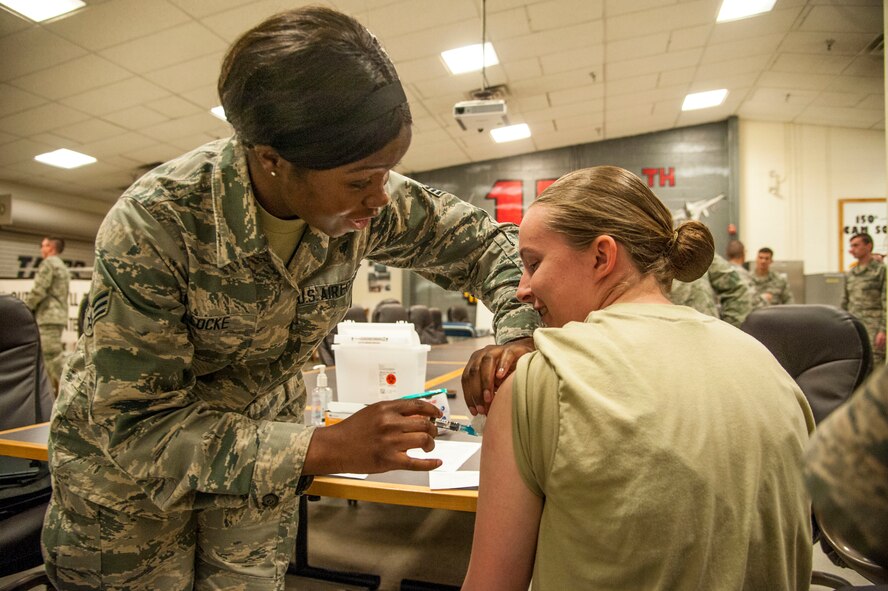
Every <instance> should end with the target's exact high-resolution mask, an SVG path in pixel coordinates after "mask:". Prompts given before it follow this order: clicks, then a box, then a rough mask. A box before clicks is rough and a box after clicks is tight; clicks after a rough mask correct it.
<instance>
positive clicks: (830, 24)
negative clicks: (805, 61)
mask: <svg viewBox="0 0 888 591" xmlns="http://www.w3.org/2000/svg"><path fill="white" fill-rule="evenodd" d="M799 30H800V31H807V32H819V31H837V32H840V33H844V32H848V33H873V34H876V33H880V32H881V31H882V7H881V6H871V7H865V6H855V7H854V9H853V10H850V9H849V7H847V6H842V5H836V6H829V5H821V6H814V7H813V8H811V12H809V13H808V16H806V17H805V20H804V21H803V22H802V24H801V25H800V26H799Z"/></svg>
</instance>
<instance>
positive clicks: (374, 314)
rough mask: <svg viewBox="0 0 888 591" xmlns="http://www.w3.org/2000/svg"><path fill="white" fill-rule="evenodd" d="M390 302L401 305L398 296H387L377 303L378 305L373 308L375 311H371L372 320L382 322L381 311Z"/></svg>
mask: <svg viewBox="0 0 888 591" xmlns="http://www.w3.org/2000/svg"><path fill="white" fill-rule="evenodd" d="M389 304H397V305H399V306H400V305H401V300H399V299H396V298H386V299H384V300H382V301H381V302H379V303H378V304H376V307H375V308H373V312H371V313H370V322H382V320H379V311H380V310H381V309H382V307H383V306H388V305H389Z"/></svg>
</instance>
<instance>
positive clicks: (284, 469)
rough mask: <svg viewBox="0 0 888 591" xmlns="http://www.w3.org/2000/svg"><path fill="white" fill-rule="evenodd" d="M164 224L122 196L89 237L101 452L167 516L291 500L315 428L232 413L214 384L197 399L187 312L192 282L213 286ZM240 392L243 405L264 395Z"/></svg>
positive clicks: (94, 399) (93, 396) (94, 403)
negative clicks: (93, 241)
mask: <svg viewBox="0 0 888 591" xmlns="http://www.w3.org/2000/svg"><path fill="white" fill-rule="evenodd" d="M162 215H163V209H155V210H152V212H151V213H149V212H148V211H147V210H146V209H145V208H144V207H143V206H142V204H140V203H138V202H136V201H135V200H132V199H129V198H127V197H123V198H121V200H120V201H118V203H117V205H115V207H114V208H113V209H112V211H111V213H110V214H109V215H108V217H107V218H106V220H105V222H104V223H103V224H102V227H101V229H100V231H99V236H98V238H97V247H96V262H95V272H94V277H93V285H92V291H91V300H92V307H91V319H90V326H89V329H88V330H89V333H90V334H91V339H90V340H89V345H88V346H89V347H91V349H92V354H91V358H92V360H93V365H94V372H95V387H94V389H93V391H92V392H91V393H90V394H89V396H90V400H89V404H90V405H89V409H90V421H91V423H92V424H93V425H95V426H96V427H97V428H98V429H100V430H101V431H102V432H103V433H104V437H103V439H104V441H103V442H102V443H101V447H102V449H103V451H104V453H105V455H106V456H107V457H109V458H110V459H111V460H112V461H113V462H114V464H115V465H116V466H117V467H118V468H119V469H120V470H122V471H123V472H124V473H125V474H126V475H127V476H129V477H130V478H131V479H132V480H133V481H135V482H136V483H138V484H139V486H140V487H141V488H142V489H143V490H144V491H145V492H146V493H147V494H148V496H149V498H150V499H151V501H152V502H153V503H154V504H155V505H157V506H158V507H160V508H161V509H164V510H173V509H183V508H194V507H199V506H209V505H211V504H219V503H222V504H223V505H226V503H227V505H226V506H230V505H232V504H239V503H242V502H243V501H244V500H249V501H250V502H252V503H255V504H259V505H261V503H262V499H263V498H265V497H266V496H267V495H269V494H275V495H278V496H281V495H285V494H287V495H292V494H293V493H294V492H295V491H297V490H298V489H299V487H300V484H304V482H305V481H303V483H300V482H299V480H300V476H301V471H302V464H303V461H304V459H305V453H306V450H307V448H308V443H309V440H310V438H311V434H312V432H313V428H306V427H304V426H303V425H300V424H297V423H295V422H281V421H274V420H266V419H261V418H253V417H251V416H248V414H247V413H242V412H237V411H236V410H228V407H229V406H231V405H225V404H224V403H225V397H226V395H227V394H230V392H227V390H228V389H229V388H228V386H226V385H225V384H224V383H222V382H220V384H217V387H216V388H215V389H214V388H212V386H211V387H208V388H203V390H205V392H204V394H203V395H200V392H201V391H202V390H200V389H198V388H196V387H195V384H196V378H197V367H198V364H197V361H196V359H195V357H194V352H195V345H194V344H193V343H192V341H191V340H190V339H189V331H188V328H187V326H186V316H187V315H186V302H187V301H188V297H189V294H190V293H191V292H189V288H191V287H193V286H192V285H191V283H190V282H189V279H192V280H196V281H204V282H205V284H206V286H210V285H213V283H212V280H213V278H207V277H204V278H201V277H199V276H197V277H196V276H194V275H193V271H192V270H191V269H189V265H190V264H194V261H191V260H189V258H188V252H187V251H185V249H184V248H183V243H184V239H183V237H182V236H181V235H180V234H184V230H178V229H177V226H176V223H175V216H174V215H173V214H169V219H166V220H164V221H163V223H161V222H160V221H158V219H157V216H162ZM190 273H191V274H190ZM205 289H209V287H205ZM212 295H213V294H207V296H208V297H212ZM219 338H223V337H221V336H220V337H219ZM237 345H238V342H236V341H232V343H231V346H232V347H237ZM242 381H243V383H241V384H238V388H241V389H243V390H244V391H246V392H248V393H251V394H252V393H254V392H253V391H251V388H253V389H258V388H259V386H260V384H259V383H256V382H252V381H251V380H250V379H249V375H247V374H244V376H243V379H242ZM263 387H264V386H263ZM282 396H283V394H282ZM232 495H233V496H232ZM226 498H227V499H228V500H227V501H226Z"/></svg>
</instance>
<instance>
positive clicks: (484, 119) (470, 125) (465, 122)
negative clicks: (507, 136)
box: [453, 99, 509, 132]
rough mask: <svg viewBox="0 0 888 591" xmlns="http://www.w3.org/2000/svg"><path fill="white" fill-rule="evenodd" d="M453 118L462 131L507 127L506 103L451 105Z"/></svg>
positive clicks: (477, 101) (488, 102) (491, 101)
mask: <svg viewBox="0 0 888 591" xmlns="http://www.w3.org/2000/svg"><path fill="white" fill-rule="evenodd" d="M453 118H454V119H456V122H457V123H458V124H459V126H460V127H461V128H463V129H477V130H478V131H479V132H481V131H484V130H485V129H493V128H495V127H502V126H503V125H508V122H509V120H508V119H507V118H506V101H504V100H500V99H489V100H476V101H462V102H459V103H456V104H455V105H453Z"/></svg>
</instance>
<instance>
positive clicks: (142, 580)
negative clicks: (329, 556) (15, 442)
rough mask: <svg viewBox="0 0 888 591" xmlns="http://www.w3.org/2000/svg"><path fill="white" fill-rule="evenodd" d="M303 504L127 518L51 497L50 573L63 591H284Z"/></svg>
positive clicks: (46, 532) (46, 538)
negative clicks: (96, 590) (211, 590)
mask: <svg viewBox="0 0 888 591" xmlns="http://www.w3.org/2000/svg"><path fill="white" fill-rule="evenodd" d="M298 509H299V503H298V497H296V496H294V497H293V499H292V500H291V501H290V502H286V503H284V502H281V503H279V504H278V505H277V506H276V507H273V508H263V509H258V508H252V507H240V508H236V509H216V508H214V509H203V510H196V511H190V512H182V513H167V514H164V513H159V514H158V515H156V516H153V517H151V518H148V517H141V516H134V515H130V514H127V513H122V512H120V511H116V510H114V509H110V508H108V507H104V506H101V505H97V504H95V503H93V502H90V501H88V500H86V499H83V498H81V497H79V496H76V495H73V494H71V493H70V492H66V491H65V489H64V487H56V488H55V489H54V490H53V496H52V500H51V501H50V504H49V509H48V511H47V513H46V519H45V522H44V526H43V537H42V545H43V557H44V560H45V562H46V573H47V575H48V576H49V579H50V580H51V581H52V583H53V585H55V588H56V589H57V590H58V591H69V590H77V591H86V590H88V589H89V590H92V589H105V590H121V591H122V590H127V591H141V590H146V591H148V590H154V591H156V590H158V589H162V590H163V591H177V590H180V589H181V590H190V589H197V590H209V589H226V590H228V589H232V590H239V591H259V590H262V591H266V590H271V589H274V590H278V591H282V590H283V589H284V575H285V574H286V572H287V566H288V565H289V563H290V559H291V558H292V556H293V552H294V549H295V542H296V527H297V522H298V519H299V510H298Z"/></svg>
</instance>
